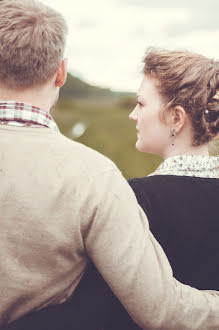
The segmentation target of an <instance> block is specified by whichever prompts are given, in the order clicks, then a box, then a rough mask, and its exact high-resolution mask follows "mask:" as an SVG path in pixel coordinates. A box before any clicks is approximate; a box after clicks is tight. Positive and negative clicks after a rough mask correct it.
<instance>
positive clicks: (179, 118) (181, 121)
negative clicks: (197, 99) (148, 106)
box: [171, 105, 187, 133]
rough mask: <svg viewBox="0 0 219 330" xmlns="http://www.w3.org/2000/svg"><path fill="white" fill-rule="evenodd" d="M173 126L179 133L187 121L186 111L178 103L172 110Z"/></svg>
mask: <svg viewBox="0 0 219 330" xmlns="http://www.w3.org/2000/svg"><path fill="white" fill-rule="evenodd" d="M171 115H172V126H173V127H174V129H175V131H176V133H179V132H180V131H181V129H182V128H183V127H184V125H185V123H186V118H187V115H186V112H185V110H184V109H183V107H181V106H179V105H177V106H176V107H174V108H173V110H172V114H171Z"/></svg>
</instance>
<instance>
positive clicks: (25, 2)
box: [0, 0, 67, 89]
mask: <svg viewBox="0 0 219 330" xmlns="http://www.w3.org/2000/svg"><path fill="white" fill-rule="evenodd" d="M66 35H67V25H66V23H65V20H64V18H63V16H62V15H61V14H60V13H58V12H56V11H55V10H54V9H52V8H50V7H48V6H45V5H44V4H42V3H41V2H39V1H37V0H3V1H0V82H1V84H3V85H5V86H6V87H8V88H11V89H23V88H29V87H34V86H37V85H40V84H43V83H46V82H47V81H48V80H49V79H50V78H51V77H52V76H53V75H54V74H55V72H56V71H57V70H58V67H59V65H60V63H61V60H62V58H63V55H64V49H65V42H66Z"/></svg>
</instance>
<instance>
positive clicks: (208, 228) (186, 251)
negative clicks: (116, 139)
mask: <svg viewBox="0 0 219 330" xmlns="http://www.w3.org/2000/svg"><path fill="white" fill-rule="evenodd" d="M129 184H130V186H131V187H132V189H133V190H134V192H135V195H136V197H137V200H138V203H139V204H140V205H141V207H142V208H143V210H144V211H145V213H146V215H147V217H148V220H149V224H150V230H151V231H152V233H153V234H154V236H155V238H156V239H157V240H158V242H159V243H160V244H161V246H162V248H163V249H164V251H165V253H166V255H167V257H168V259H169V262H170V264H171V266H172V268H173V274H174V277H175V278H177V279H178V280H179V281H180V282H182V283H185V284H188V285H191V286H194V287H196V288H198V289H214V290H219V276H218V273H219V258H218V257H219V207H218V204H219V180H218V179H209V178H198V177H189V176H174V175H157V176H149V177H144V178H136V179H131V180H130V181H129Z"/></svg>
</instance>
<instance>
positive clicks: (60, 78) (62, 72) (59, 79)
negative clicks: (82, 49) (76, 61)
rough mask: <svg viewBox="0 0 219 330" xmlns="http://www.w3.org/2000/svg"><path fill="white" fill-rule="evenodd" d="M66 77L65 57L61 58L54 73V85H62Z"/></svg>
mask: <svg viewBox="0 0 219 330" xmlns="http://www.w3.org/2000/svg"><path fill="white" fill-rule="evenodd" d="M66 79H67V59H66V58H65V59H63V60H62V62H61V63H60V66H59V68H58V71H57V73H56V80H55V85H56V87H60V88H61V87H62V86H63V85H64V84H65V82H66Z"/></svg>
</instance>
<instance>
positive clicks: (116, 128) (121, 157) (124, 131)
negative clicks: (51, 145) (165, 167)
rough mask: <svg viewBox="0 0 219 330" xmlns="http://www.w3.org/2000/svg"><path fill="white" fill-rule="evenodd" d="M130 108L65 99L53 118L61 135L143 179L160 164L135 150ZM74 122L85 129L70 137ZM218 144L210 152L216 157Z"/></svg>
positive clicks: (129, 175) (129, 176) (125, 174)
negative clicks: (79, 134)
mask: <svg viewBox="0 0 219 330" xmlns="http://www.w3.org/2000/svg"><path fill="white" fill-rule="evenodd" d="M131 110H132V109H131V108H129V109H128V108H127V107H126V108H124V107H122V106H121V105H119V104H116V103H114V104H113V103H112V102H111V103H106V102H105V103H100V102H96V103H95V102H92V103H91V102H90V101H89V102H88V101H87V102H86V101H76V100H68V101H67V100H65V101H62V102H59V103H58V104H57V107H56V110H55V111H54V113H53V117H54V119H55V120H56V122H57V124H58V126H59V128H60V130H61V132H62V133H63V134H64V135H65V136H67V137H69V138H70V139H75V140H76V141H78V142H81V143H83V144H85V145H87V146H89V147H91V148H93V149H95V150H97V151H99V152H101V153H102V154H104V155H106V156H107V157H109V158H110V159H112V160H113V161H114V162H115V163H116V165H117V166H118V167H119V169H120V170H121V171H122V173H123V175H124V176H125V177H126V178H127V179H129V178H133V177H141V176H146V175H148V174H149V173H151V172H153V171H154V170H155V169H156V167H157V166H158V165H159V163H160V162H161V158H160V157H158V156H156V155H151V154H146V153H140V152H138V151H137V150H136V149H135V143H136V129H135V123H134V122H132V121H130V120H129V119H128V115H129V112H131ZM77 123H81V124H83V125H84V126H85V127H87V129H86V130H85V133H84V134H83V135H81V136H80V137H78V138H74V136H73V134H72V127H73V126H74V125H76V124H77ZM218 150H219V145H218V146H217V147H216V148H214V149H213V150H212V153H213V154H215V155H216V154H218Z"/></svg>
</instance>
